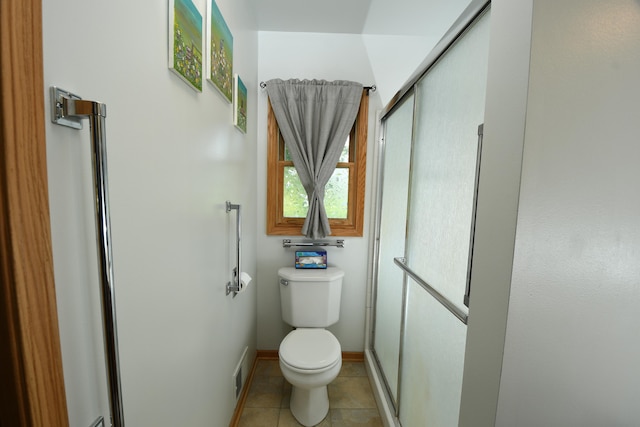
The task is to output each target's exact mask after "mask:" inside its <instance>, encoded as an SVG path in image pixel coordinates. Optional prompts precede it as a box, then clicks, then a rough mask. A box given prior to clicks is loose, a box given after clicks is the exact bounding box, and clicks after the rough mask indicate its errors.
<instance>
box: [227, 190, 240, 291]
mask: <svg viewBox="0 0 640 427" xmlns="http://www.w3.org/2000/svg"><path fill="white" fill-rule="evenodd" d="M240 209H241V207H240V205H234V204H232V203H231V202H229V201H227V213H229V212H231V211H232V210H235V211H236V267H235V268H234V269H233V273H232V278H231V282H229V283H227V293H226V294H227V295H229V294H230V293H231V292H233V296H234V297H235V296H236V294H237V293H238V292H240V273H241V272H242V270H241V268H240V267H241V261H242V243H241V242H242V213H241V211H240Z"/></svg>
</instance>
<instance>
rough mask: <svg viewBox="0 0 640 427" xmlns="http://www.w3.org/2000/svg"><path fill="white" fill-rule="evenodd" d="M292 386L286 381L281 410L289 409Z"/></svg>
mask: <svg viewBox="0 0 640 427" xmlns="http://www.w3.org/2000/svg"><path fill="white" fill-rule="evenodd" d="M291 387H292V386H291V384H289V383H288V382H287V380H284V389H283V391H282V402H281V404H280V407H281V408H288V407H289V404H290V401H291Z"/></svg>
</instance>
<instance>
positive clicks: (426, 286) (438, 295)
mask: <svg viewBox="0 0 640 427" xmlns="http://www.w3.org/2000/svg"><path fill="white" fill-rule="evenodd" d="M393 262H395V264H396V265H397V266H398V267H400V268H401V269H402V270H403V271H404V272H405V274H407V275H408V276H409V277H411V278H412V279H413V280H414V281H415V282H416V283H417V284H419V285H420V286H421V287H422V288H423V289H424V290H425V291H427V292H429V294H430V295H431V296H432V297H434V298H435V299H436V301H438V302H439V303H440V304H442V305H443V306H444V307H445V308H446V309H447V310H449V311H450V312H451V314H453V315H454V316H456V317H457V318H458V319H460V321H461V322H462V323H464V324H465V325H466V324H467V321H468V317H469V316H468V315H467V313H465V312H464V311H462V310H460V309H459V308H458V306H456V305H455V304H454V303H452V302H451V301H449V300H448V299H447V298H446V297H445V296H444V295H442V294H441V293H440V292H438V291H436V290H435V289H434V288H433V287H432V286H431V285H429V284H428V283H427V282H425V281H424V280H423V279H422V278H421V277H420V276H418V275H417V274H416V272H414V271H413V270H412V269H410V268H409V267H408V266H407V264H405V262H406V260H405V259H404V258H401V257H400V258H394V259H393Z"/></svg>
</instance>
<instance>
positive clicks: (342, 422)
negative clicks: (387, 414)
mask: <svg viewBox="0 0 640 427" xmlns="http://www.w3.org/2000/svg"><path fill="white" fill-rule="evenodd" d="M330 415H331V427H365V426H366V427H382V419H381V418H380V414H379V413H378V410H377V409H332V410H331V413H330Z"/></svg>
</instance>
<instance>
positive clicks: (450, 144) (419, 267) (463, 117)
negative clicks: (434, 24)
mask: <svg viewBox="0 0 640 427" xmlns="http://www.w3.org/2000/svg"><path fill="white" fill-rule="evenodd" d="M489 19H490V10H489V5H488V2H486V1H482V2H472V3H471V5H470V6H469V7H468V8H467V10H466V11H465V12H464V13H463V15H462V16H461V17H460V19H459V20H458V21H457V22H456V24H454V26H453V27H452V29H451V30H450V31H449V32H448V33H447V35H446V36H445V38H444V39H443V40H442V41H441V42H440V43H439V44H438V46H436V48H435V49H434V51H433V52H432V54H431V55H430V56H429V57H428V58H427V60H426V61H425V63H424V64H423V67H421V69H420V70H419V72H418V73H417V74H416V75H415V76H414V77H413V78H412V79H411V80H410V82H409V83H408V84H407V85H406V86H405V87H404V88H403V89H402V90H401V91H400V92H399V93H398V95H396V97H395V98H394V99H393V100H392V101H391V103H390V104H389V106H388V107H387V108H386V110H385V112H384V114H383V116H382V121H381V126H382V135H383V137H382V138H381V141H380V157H379V158H380V167H379V177H378V206H377V217H376V251H375V252H376V262H375V263H374V271H373V277H374V285H373V286H374V291H373V303H372V305H373V316H372V322H371V340H370V342H371V345H370V349H369V352H370V354H371V355H372V359H373V361H374V368H375V369H374V376H376V377H377V378H378V379H379V382H380V383H382V384H383V385H384V387H383V389H384V391H385V392H386V393H385V397H386V403H387V409H388V413H391V414H392V417H393V421H394V422H395V424H396V425H402V426H405V427H410V426H423V425H425V426H426V425H429V426H438V427H448V426H457V425H458V415H459V409H460V395H461V388H462V371H463V365H464V357H465V341H466V333H467V326H466V325H467V318H468V310H469V308H468V307H469V306H470V304H472V303H471V302H470V301H471V298H470V289H469V286H468V283H469V281H470V273H469V272H470V271H471V270H470V267H471V262H472V260H473V257H472V253H473V231H474V218H475V199H476V191H477V185H478V183H477V177H478V173H479V167H480V154H481V141H482V135H481V133H482V132H481V130H482V126H481V125H482V123H483V121H484V119H483V117H484V95H485V86H486V76H487V60H488V44H489Z"/></svg>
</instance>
